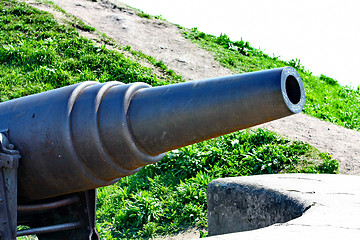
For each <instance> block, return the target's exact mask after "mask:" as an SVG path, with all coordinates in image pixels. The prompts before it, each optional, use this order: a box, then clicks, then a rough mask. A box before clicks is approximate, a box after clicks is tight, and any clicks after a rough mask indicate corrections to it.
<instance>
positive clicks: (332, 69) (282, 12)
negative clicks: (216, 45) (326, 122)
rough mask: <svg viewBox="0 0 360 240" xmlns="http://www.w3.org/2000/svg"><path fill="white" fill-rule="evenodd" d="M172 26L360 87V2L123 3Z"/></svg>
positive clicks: (137, 0) (175, 0)
mask: <svg viewBox="0 0 360 240" xmlns="http://www.w3.org/2000/svg"><path fill="white" fill-rule="evenodd" d="M120 1H121V2H123V3H125V4H127V5H129V6H131V7H135V8H137V9H140V10H142V11H144V12H145V13H148V14H151V15H161V16H162V17H163V18H165V19H166V20H168V21H169V22H172V23H176V24H179V25H181V26H183V27H187V28H193V27H197V28H198V29H199V30H200V31H202V32H205V33H208V34H212V35H215V36H219V35H220V34H221V33H224V34H226V35H228V36H229V37H230V39H231V40H233V41H237V40H240V39H243V40H244V41H248V42H249V43H250V45H252V46H253V47H256V48H260V49H261V50H262V51H264V52H265V53H267V54H269V55H270V56H272V55H275V56H278V57H280V58H281V59H283V60H290V59H296V58H297V59H300V61H301V64H302V65H303V66H305V68H306V69H308V70H309V71H311V72H313V73H314V75H320V74H324V75H326V76H329V77H332V78H334V79H336V80H337V81H339V82H340V84H342V85H349V86H352V87H355V88H356V87H357V86H360V74H358V71H359V70H360V44H359V43H360V14H359V10H360V2H359V1H358V0H341V1H340V0H301V1H299V0H216V1H215V0H181V1H179V0H120Z"/></svg>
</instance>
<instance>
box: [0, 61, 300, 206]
mask: <svg viewBox="0 0 360 240" xmlns="http://www.w3.org/2000/svg"><path fill="white" fill-rule="evenodd" d="M304 102H305V93H304V87H303V84H302V81H301V78H300V76H299V74H298V73H297V72H296V71H295V70H294V69H293V68H290V67H286V68H281V69H274V70H267V71H261V72H254V73H247V74H242V75H234V76H228V77H222V78H215V79H208V80H200V81H192V82H186V83H180V84H174V85H167V86H161V87H154V88H151V87H150V86H149V85H147V84H144V83H133V84H122V83H119V82H108V83H103V84H99V83H97V82H84V83H80V84H75V85H71V86H67V87H63V88H59V89H55V90H52V91H48V92H45V93H40V94H36V95H31V96H27V97H23V98H19V99H15V100H11V101H8V102H4V103H1V104H0V130H2V131H6V132H7V137H8V138H9V140H10V142H11V143H12V144H14V146H15V147H16V148H17V149H18V150H19V151H20V154H21V156H22V158H21V159H20V161H19V172H18V174H19V177H18V179H19V187H18V196H19V198H18V199H19V202H20V203H21V202H27V201H31V200H39V199H45V198H49V197H54V196H58V195H63V194H67V193H72V192H78V191H84V190H88V189H93V188H97V187H100V186H105V185H109V184H112V183H114V182H116V181H117V180H118V179H119V178H121V177H124V176H127V175H130V174H133V173H136V172H137V171H138V170H139V169H140V168H141V167H142V166H144V165H147V164H151V163H154V162H156V161H159V160H160V159H161V158H162V157H163V156H164V154H163V153H164V152H167V151H169V150H172V149H176V148H179V147H181V146H185V145H189V144H192V143H195V142H199V141H203V140H206V139H209V138H212V137H216V136H219V135H223V134H226V133H229V132H233V131H236V130H240V129H244V128H247V127H250V126H254V125H257V124H260V123H264V122H268V121H271V120H274V119H278V118H282V117H285V116H288V115H291V114H293V113H298V112H300V111H301V110H302V108H303V106H304Z"/></svg>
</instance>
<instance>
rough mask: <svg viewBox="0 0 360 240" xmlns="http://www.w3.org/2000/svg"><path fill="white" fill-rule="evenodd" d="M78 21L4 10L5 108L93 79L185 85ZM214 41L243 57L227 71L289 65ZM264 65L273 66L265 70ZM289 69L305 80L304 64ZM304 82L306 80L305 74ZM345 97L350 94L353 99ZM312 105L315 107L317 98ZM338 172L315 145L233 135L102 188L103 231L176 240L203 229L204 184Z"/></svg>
mask: <svg viewBox="0 0 360 240" xmlns="http://www.w3.org/2000/svg"><path fill="white" fill-rule="evenodd" d="M51 6H53V7H54V8H56V9H57V10H58V11H61V12H63V10H62V9H60V8H58V7H56V6H55V5H53V4H51ZM71 19H72V20H71ZM71 19H70V21H69V23H68V24H66V25H61V24H58V23H57V22H56V20H55V19H54V18H53V16H52V15H51V14H48V13H45V12H42V11H39V10H37V9H34V8H31V7H29V6H28V5H26V4H24V3H19V2H18V1H14V0H4V1H1V2H0V89H1V96H0V100H1V101H6V100H9V99H13V98H18V97H21V96H25V95H29V94H33V93H38V92H43V91H47V90H50V89H54V88H58V87H61V86H65V85H69V84H73V83H77V82H81V81H86V80H93V81H99V82H106V81H121V82H125V83H129V82H135V81H142V82H146V83H149V84H151V85H153V86H158V85H163V84H169V83H172V82H177V81H182V78H181V77H180V76H177V75H176V74H175V73H174V72H173V71H172V70H171V69H169V68H168V67H167V66H166V65H165V64H164V63H163V62H162V61H156V60H155V59H154V58H152V57H150V56H146V55H144V54H143V53H141V52H136V51H133V50H131V48H130V47H128V46H116V47H118V48H119V49H120V48H121V50H123V51H126V52H127V53H129V54H130V55H131V59H130V58H127V57H125V56H124V54H122V53H120V52H119V51H113V50H109V49H108V48H107V46H106V45H105V44H97V43H94V42H92V41H90V40H88V39H85V38H82V37H80V36H79V33H78V31H77V30H76V28H74V27H78V28H80V29H82V27H79V26H77V25H76V24H73V22H74V21H75V22H77V20H76V19H75V20H74V19H73V18H71ZM93 31H94V32H96V30H93ZM184 34H185V33H184ZM192 34H193V35H194V36H195V35H196V34H199V35H201V36H202V35H203V34H201V33H197V32H196V31H189V32H188V33H187V37H190V38H192ZM103 37H104V39H107V41H105V42H112V41H111V39H110V40H109V39H108V38H107V37H106V36H105V35H104V36H103ZM195 38H196V37H194V39H195ZM198 38H199V39H200V40H201V39H203V37H198ZM205 38H208V37H205ZM214 39H215V40H216V41H218V42H217V43H216V44H217V45H216V46H222V47H221V48H219V49H220V50H221V51H224V52H225V53H226V51H230V52H237V55H236V57H234V56H233V55H228V56H227V58H226V59H225V60H221V58H220V57H218V59H219V61H221V62H222V63H223V64H224V65H226V66H228V67H230V66H231V65H233V70H234V69H236V67H237V66H240V64H239V63H238V62H237V61H240V60H238V58H239V59H240V58H242V57H245V58H244V59H248V60H249V62H248V63H246V64H245V60H241V61H243V62H244V63H243V64H242V65H244V66H245V65H246V66H247V67H244V68H243V69H242V70H241V71H251V70H258V68H259V66H260V68H273V67H280V66H282V65H281V64H282V62H281V61H280V60H278V59H276V58H270V57H268V56H267V55H265V54H263V53H261V52H259V51H258V50H256V49H252V48H251V47H250V45H249V44H248V43H246V42H240V43H236V44H233V45H231V44H232V43H231V44H230V43H229V41H228V40H227V37H226V36H225V35H222V36H221V37H220V38H215V37H214ZM194 41H195V40H194ZM196 41H199V40H196ZM201 41H202V40H201ZM214 44H215V43H214ZM219 44H220V45H219ZM226 44H228V45H229V46H227V47H226V46H225V45H226ZM263 58H264V59H268V61H265V62H264V60H263ZM144 59H145V60H147V61H148V62H150V63H151V64H152V65H153V68H156V69H160V70H161V71H163V73H164V75H163V76H161V77H157V76H156V75H155V74H154V73H153V70H151V69H149V68H145V67H143V66H141V64H140V63H139V62H141V61H143V60H144ZM271 59H273V60H274V62H273V63H271V61H270V60H271ZM137 60H139V61H137ZM280 63H281V64H280ZM290 64H292V65H294V66H296V67H298V69H300V72H301V74H306V71H305V70H304V69H303V68H302V67H301V66H300V64H299V63H298V62H297V61H294V62H291V63H290ZM257 65H259V66H258V67H257ZM239 71H240V70H239ZM304 76H305V77H304ZM304 76H303V78H304V79H305V78H306V76H307V75H304ZM325 82H326V83H325ZM318 84H319V88H328V87H329V88H330V87H336V88H337V87H339V86H338V84H337V83H336V82H335V83H334V82H333V80H331V79H329V78H327V77H325V76H323V77H322V79H319V82H318ZM341 89H343V90H342V91H345V92H344V93H343V94H344V95H346V94H350V95H352V94H353V92H354V91H353V90H349V93H348V92H347V91H348V90H344V88H341ZM312 90H313V91H315V89H312ZM313 96H314V99H315V100H316V101H318V100H317V99H316V97H317V96H316V95H315V93H314V95H313ZM315 100H314V101H315ZM344 104H345V103H344ZM321 106H322V105H321ZM337 169H338V163H337V161H336V160H334V159H333V158H332V157H331V156H329V155H327V154H325V153H319V152H318V151H317V150H316V149H314V148H312V147H311V146H309V145H308V144H304V143H301V142H292V141H289V140H286V139H284V138H281V137H278V136H277V135H276V134H274V133H271V132H268V131H264V130H258V131H256V132H249V131H241V132H237V133H233V134H230V135H227V136H223V137H220V138H217V139H213V140H208V141H206V142H202V143H198V144H195V145H192V146H188V147H184V148H181V149H179V150H175V151H172V152H170V153H168V155H167V156H166V157H165V158H164V159H163V160H162V161H160V162H159V163H157V164H154V165H151V166H147V167H145V168H143V170H141V171H140V172H139V173H138V174H135V175H132V176H129V177H126V178H123V179H121V181H120V182H119V183H117V184H115V185H112V186H109V187H105V188H100V189H99V191H98V210H97V214H98V230H99V232H100V233H101V238H102V239H134V238H149V237H150V236H154V235H166V234H171V233H175V232H177V231H179V230H181V229H184V228H187V227H189V226H198V227H200V228H206V224H207V223H206V221H207V220H206V218H207V217H206V185H207V183H208V182H209V181H211V180H212V179H215V178H219V177H227V176H243V175H252V174H264V173H287V172H310V173H335V172H337ZM25 239H26V238H25Z"/></svg>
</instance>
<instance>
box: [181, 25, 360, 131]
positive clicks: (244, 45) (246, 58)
mask: <svg viewBox="0 0 360 240" xmlns="http://www.w3.org/2000/svg"><path fill="white" fill-rule="evenodd" d="M180 28H181V27H180ZM181 29H182V32H183V34H184V36H185V37H186V38H189V39H190V40H192V41H193V42H194V43H196V44H198V45H199V46H201V47H203V48H205V49H206V50H208V51H211V52H214V53H215V56H216V58H217V59H218V60H219V61H220V62H221V64H222V65H223V66H225V67H227V68H230V69H232V70H233V71H234V72H236V73H243V72H250V71H258V70H263V69H271V68H277V67H283V66H292V67H295V68H296V69H297V70H298V72H299V73H300V76H301V78H302V79H303V82H304V85H305V91H306V105H305V108H304V112H305V113H307V114H309V115H312V116H314V117H317V118H320V119H323V120H326V121H329V122H333V123H336V124H339V125H342V126H344V127H346V128H350V129H355V130H358V131H360V104H359V102H360V87H359V88H358V89H356V90H354V89H351V88H348V87H343V86H340V85H339V84H338V82H337V81H336V80H334V79H332V78H329V77H327V76H325V75H321V76H320V77H317V76H313V75H312V74H311V72H309V71H307V70H306V69H305V68H304V66H302V65H301V64H300V61H299V60H297V59H295V60H291V61H288V62H286V61H282V60H280V59H279V58H277V57H270V56H268V55H266V54H264V53H263V52H262V51H260V50H258V49H255V48H253V47H251V46H250V44H249V43H248V42H244V41H235V42H234V41H231V40H230V39H229V37H228V36H227V35H225V34H222V35H221V36H219V37H215V36H212V35H208V34H205V33H203V32H199V31H198V30H197V29H196V28H194V29H191V30H189V29H183V28H181Z"/></svg>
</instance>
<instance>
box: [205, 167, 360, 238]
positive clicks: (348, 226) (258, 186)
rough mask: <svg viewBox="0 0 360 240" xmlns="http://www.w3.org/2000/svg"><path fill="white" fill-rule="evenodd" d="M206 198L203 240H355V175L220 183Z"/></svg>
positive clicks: (358, 188)
mask: <svg viewBox="0 0 360 240" xmlns="http://www.w3.org/2000/svg"><path fill="white" fill-rule="evenodd" d="M207 194H208V214H209V235H216V236H211V237H208V238H207V239H209V240H215V239H217V240H220V239H247V240H252V239H254V240H255V239H264V238H265V239H276V240H280V239H291V240H294V239H339V238H344V239H360V176H350V175H327V174H276V175H258V176H248V177H236V178H224V179H217V180H214V181H212V182H211V183H210V184H209V186H208V192H207ZM239 231H241V232H239ZM232 232H233V233H232ZM226 233H230V234H226ZM217 234H222V235H217Z"/></svg>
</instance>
